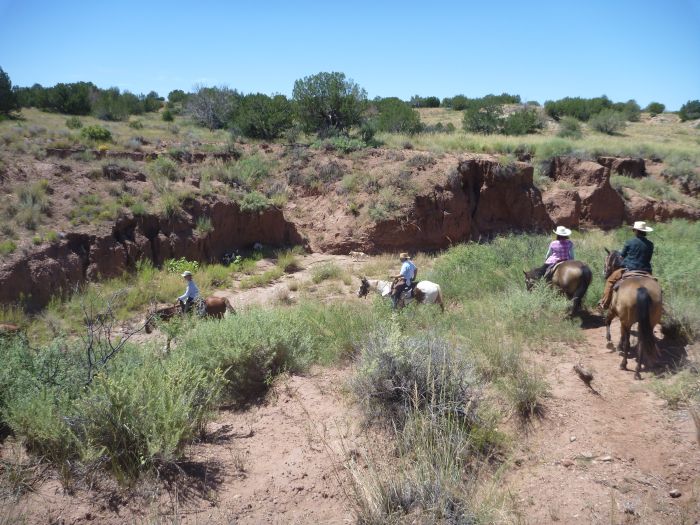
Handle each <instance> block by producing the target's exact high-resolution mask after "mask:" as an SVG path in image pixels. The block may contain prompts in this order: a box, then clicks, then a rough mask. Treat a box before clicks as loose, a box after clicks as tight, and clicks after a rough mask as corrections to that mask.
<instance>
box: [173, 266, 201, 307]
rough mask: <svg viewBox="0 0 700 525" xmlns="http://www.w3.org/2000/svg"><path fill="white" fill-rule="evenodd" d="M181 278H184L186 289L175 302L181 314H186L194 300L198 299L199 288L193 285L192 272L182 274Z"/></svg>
mask: <svg viewBox="0 0 700 525" xmlns="http://www.w3.org/2000/svg"><path fill="white" fill-rule="evenodd" d="M182 277H184V279H185V280H186V281H187V288H186V289H185V293H184V294H182V295H181V296H180V297H178V298H177V300H178V302H179V303H180V308H182V312H183V313H187V312H188V311H189V309H190V307H191V306H192V304H193V303H194V301H195V299H197V297H199V288H197V285H196V284H194V281H193V280H192V272H190V271H189V270H187V271H185V272H183V274H182Z"/></svg>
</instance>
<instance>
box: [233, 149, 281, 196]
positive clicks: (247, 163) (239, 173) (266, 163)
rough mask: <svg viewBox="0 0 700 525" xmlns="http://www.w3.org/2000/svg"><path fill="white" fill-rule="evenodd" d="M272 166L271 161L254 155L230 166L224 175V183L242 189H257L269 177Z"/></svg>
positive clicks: (256, 154)
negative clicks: (235, 185)
mask: <svg viewBox="0 0 700 525" xmlns="http://www.w3.org/2000/svg"><path fill="white" fill-rule="evenodd" d="M272 166H273V164H272V162H271V161H270V160H268V159H266V158H265V157H264V156H263V155H261V154H258V153H254V154H253V155H249V156H247V157H243V158H242V159H240V160H238V161H237V162H235V163H234V164H232V165H230V167H229V169H228V170H227V172H226V173H224V177H223V178H224V182H227V183H228V184H237V185H239V186H241V187H242V188H256V187H258V186H259V185H260V183H261V182H263V180H265V179H266V178H267V177H268V176H269V174H270V170H271V169H272Z"/></svg>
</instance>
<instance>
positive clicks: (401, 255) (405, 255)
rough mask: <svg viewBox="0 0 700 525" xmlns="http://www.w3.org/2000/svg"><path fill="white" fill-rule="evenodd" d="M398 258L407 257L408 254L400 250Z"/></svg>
mask: <svg viewBox="0 0 700 525" xmlns="http://www.w3.org/2000/svg"><path fill="white" fill-rule="evenodd" d="M399 259H409V256H408V254H407V253H406V252H401V254H400V255H399Z"/></svg>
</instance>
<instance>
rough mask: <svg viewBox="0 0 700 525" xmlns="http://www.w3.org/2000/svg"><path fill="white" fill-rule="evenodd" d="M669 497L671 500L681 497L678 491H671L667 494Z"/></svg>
mask: <svg viewBox="0 0 700 525" xmlns="http://www.w3.org/2000/svg"><path fill="white" fill-rule="evenodd" d="M668 495H669V496H671V497H672V498H680V497H681V491H680V490H678V489H671V490H670V491H669V493H668Z"/></svg>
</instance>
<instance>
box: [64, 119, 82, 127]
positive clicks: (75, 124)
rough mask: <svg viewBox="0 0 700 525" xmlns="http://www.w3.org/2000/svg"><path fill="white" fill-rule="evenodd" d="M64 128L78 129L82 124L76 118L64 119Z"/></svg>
mask: <svg viewBox="0 0 700 525" xmlns="http://www.w3.org/2000/svg"><path fill="white" fill-rule="evenodd" d="M66 127H67V128H69V129H80V128H82V127H83V122H82V121H81V120H80V119H79V118H78V117H70V118H69V119H66Z"/></svg>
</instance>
